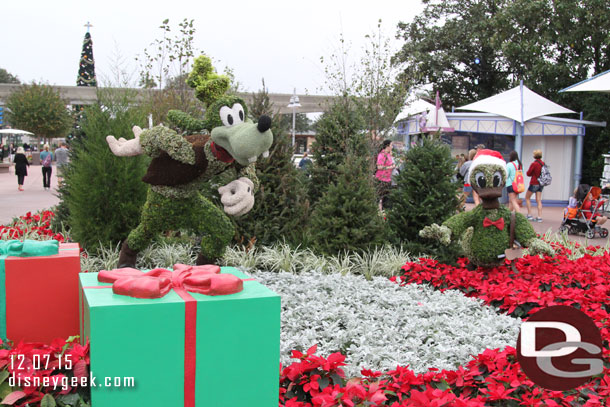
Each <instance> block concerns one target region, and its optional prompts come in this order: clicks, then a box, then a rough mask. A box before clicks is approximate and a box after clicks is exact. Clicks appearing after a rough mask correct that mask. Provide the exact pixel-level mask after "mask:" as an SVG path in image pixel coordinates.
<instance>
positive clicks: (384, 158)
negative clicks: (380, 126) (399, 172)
mask: <svg viewBox="0 0 610 407" xmlns="http://www.w3.org/2000/svg"><path fill="white" fill-rule="evenodd" d="M394 168H396V165H395V164H394V158H392V141H391V140H384V142H383V144H382V145H381V151H379V154H377V172H375V179H376V180H377V193H378V194H379V210H380V211H382V210H383V204H384V203H385V202H386V201H387V197H388V194H389V192H390V187H391V185H392V170H393V169H394Z"/></svg>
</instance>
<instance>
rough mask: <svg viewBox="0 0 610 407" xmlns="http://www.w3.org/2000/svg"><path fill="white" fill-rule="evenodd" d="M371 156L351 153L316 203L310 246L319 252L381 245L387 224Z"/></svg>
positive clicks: (330, 252) (356, 249)
mask: <svg viewBox="0 0 610 407" xmlns="http://www.w3.org/2000/svg"><path fill="white" fill-rule="evenodd" d="M369 164H370V160H369V159H368V156H365V157H362V156H357V155H356V154H354V153H351V152H349V153H348V154H347V158H346V160H345V163H343V164H341V165H340V166H339V167H338V177H337V179H336V180H334V182H331V183H330V185H329V186H328V189H327V190H326V191H325V192H324V194H323V195H322V197H321V198H320V200H319V201H318V202H317V203H316V205H315V206H314V209H313V213H312V215H311V222H310V225H309V233H308V235H309V236H308V238H309V245H310V246H311V247H312V248H314V250H316V251H317V252H319V253H322V254H327V255H335V254H338V253H340V252H342V251H356V252H361V251H364V250H367V249H370V248H373V247H374V246H377V245H381V244H383V242H384V237H385V230H386V228H385V224H384V221H383V218H382V217H381V214H380V213H379V209H378V205H377V196H376V193H375V189H374V186H373V183H372V176H371V173H370V168H369V167H370V165H369Z"/></svg>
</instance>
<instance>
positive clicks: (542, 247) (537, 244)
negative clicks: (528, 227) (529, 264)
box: [527, 238, 555, 256]
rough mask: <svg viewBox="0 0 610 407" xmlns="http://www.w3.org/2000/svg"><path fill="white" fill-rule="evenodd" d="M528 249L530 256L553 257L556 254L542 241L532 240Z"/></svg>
mask: <svg viewBox="0 0 610 407" xmlns="http://www.w3.org/2000/svg"><path fill="white" fill-rule="evenodd" d="M527 249H528V252H529V254H532V255H533V254H546V255H547V256H553V255H554V254H555V250H553V248H552V247H551V245H550V244H548V243H547V242H545V241H544V240H541V239H538V238H536V239H532V240H531V241H530V242H529V244H528V245H527Z"/></svg>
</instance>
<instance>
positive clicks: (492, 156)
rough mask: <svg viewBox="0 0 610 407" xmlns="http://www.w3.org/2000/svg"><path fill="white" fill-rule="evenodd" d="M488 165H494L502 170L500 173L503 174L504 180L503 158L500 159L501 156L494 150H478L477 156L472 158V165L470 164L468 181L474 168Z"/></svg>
mask: <svg viewBox="0 0 610 407" xmlns="http://www.w3.org/2000/svg"><path fill="white" fill-rule="evenodd" d="M489 164H495V165H497V166H499V167H500V168H502V172H504V178H505V179H506V175H507V173H506V161H504V158H502V154H500V153H499V152H497V151H495V150H488V149H484V150H479V152H478V153H477V155H475V156H474V159H473V160H472V164H470V172H469V173H468V179H470V174H472V172H473V171H474V170H475V168H477V167H478V166H481V165H489Z"/></svg>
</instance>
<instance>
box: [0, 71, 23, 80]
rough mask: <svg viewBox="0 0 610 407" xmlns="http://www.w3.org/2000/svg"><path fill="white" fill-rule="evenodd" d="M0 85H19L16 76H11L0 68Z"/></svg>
mask: <svg viewBox="0 0 610 407" xmlns="http://www.w3.org/2000/svg"><path fill="white" fill-rule="evenodd" d="M0 83H21V81H20V80H19V78H18V77H17V76H16V75H12V74H11V73H9V72H8V71H7V70H6V69H4V68H0Z"/></svg>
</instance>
